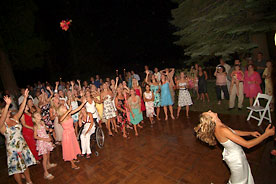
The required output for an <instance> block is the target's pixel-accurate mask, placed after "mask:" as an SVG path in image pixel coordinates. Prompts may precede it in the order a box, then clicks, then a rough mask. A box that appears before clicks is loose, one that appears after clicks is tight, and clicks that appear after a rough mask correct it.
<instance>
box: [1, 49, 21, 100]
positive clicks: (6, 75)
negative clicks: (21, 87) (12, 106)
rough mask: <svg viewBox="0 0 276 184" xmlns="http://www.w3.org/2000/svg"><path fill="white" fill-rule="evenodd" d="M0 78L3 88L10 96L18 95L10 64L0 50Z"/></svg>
mask: <svg viewBox="0 0 276 184" xmlns="http://www.w3.org/2000/svg"><path fill="white" fill-rule="evenodd" d="M0 76H1V81H2V84H3V87H4V89H5V90H9V92H10V93H12V94H14V95H15V94H17V93H18V87H17V84H16V80H15V77H14V74H13V71H12V67H11V63H10V61H9V58H8V56H7V55H6V53H5V52H4V51H3V50H2V49H0Z"/></svg>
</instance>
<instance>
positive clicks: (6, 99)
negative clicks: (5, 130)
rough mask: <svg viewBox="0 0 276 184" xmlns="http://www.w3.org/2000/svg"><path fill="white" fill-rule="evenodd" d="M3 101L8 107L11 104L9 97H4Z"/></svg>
mask: <svg viewBox="0 0 276 184" xmlns="http://www.w3.org/2000/svg"><path fill="white" fill-rule="evenodd" d="M4 101H5V102H6V104H8V105H10V104H11V102H12V99H11V97H9V96H8V95H7V96H4Z"/></svg>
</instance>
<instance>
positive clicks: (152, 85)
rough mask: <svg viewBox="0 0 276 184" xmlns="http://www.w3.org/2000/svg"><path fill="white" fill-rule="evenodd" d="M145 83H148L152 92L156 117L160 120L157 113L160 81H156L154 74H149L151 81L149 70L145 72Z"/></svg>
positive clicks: (158, 111)
mask: <svg viewBox="0 0 276 184" xmlns="http://www.w3.org/2000/svg"><path fill="white" fill-rule="evenodd" d="M146 74H147V75H146V79H145V81H146V83H148V84H149V85H150V90H151V91H152V92H153V94H154V102H153V103H154V108H156V118H157V120H160V118H159V114H160V106H161V100H160V83H159V82H157V79H156V76H155V75H151V81H150V80H149V79H148V78H149V72H146Z"/></svg>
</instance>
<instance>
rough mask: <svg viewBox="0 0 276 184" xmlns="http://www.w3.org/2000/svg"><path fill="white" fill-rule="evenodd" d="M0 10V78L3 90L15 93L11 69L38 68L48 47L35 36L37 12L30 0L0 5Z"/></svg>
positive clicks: (19, 0)
mask: <svg viewBox="0 0 276 184" xmlns="http://www.w3.org/2000/svg"><path fill="white" fill-rule="evenodd" d="M0 7H1V16H0V25H1V26H0V65H1V67H0V75H1V80H2V83H3V87H4V88H5V89H8V90H10V91H11V92H17V84H16V80H15V77H14V74H13V69H20V70H26V69H33V68H39V67H42V66H43V63H44V58H45V57H44V53H45V51H46V50H47V48H48V46H49V44H48V43H47V42H45V41H43V40H42V39H41V38H40V36H39V35H37V34H36V33H35V23H36V20H35V15H34V13H35V12H36V10H37V9H36V6H35V5H34V4H33V2H32V1H31V0H6V1H1V4H0ZM21 77H24V76H21Z"/></svg>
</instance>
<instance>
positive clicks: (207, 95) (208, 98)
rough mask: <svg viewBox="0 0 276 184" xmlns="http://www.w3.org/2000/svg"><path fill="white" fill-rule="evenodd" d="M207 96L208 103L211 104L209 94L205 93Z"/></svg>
mask: <svg viewBox="0 0 276 184" xmlns="http://www.w3.org/2000/svg"><path fill="white" fill-rule="evenodd" d="M205 96H206V98H207V101H208V102H210V99H209V95H208V93H205Z"/></svg>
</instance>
